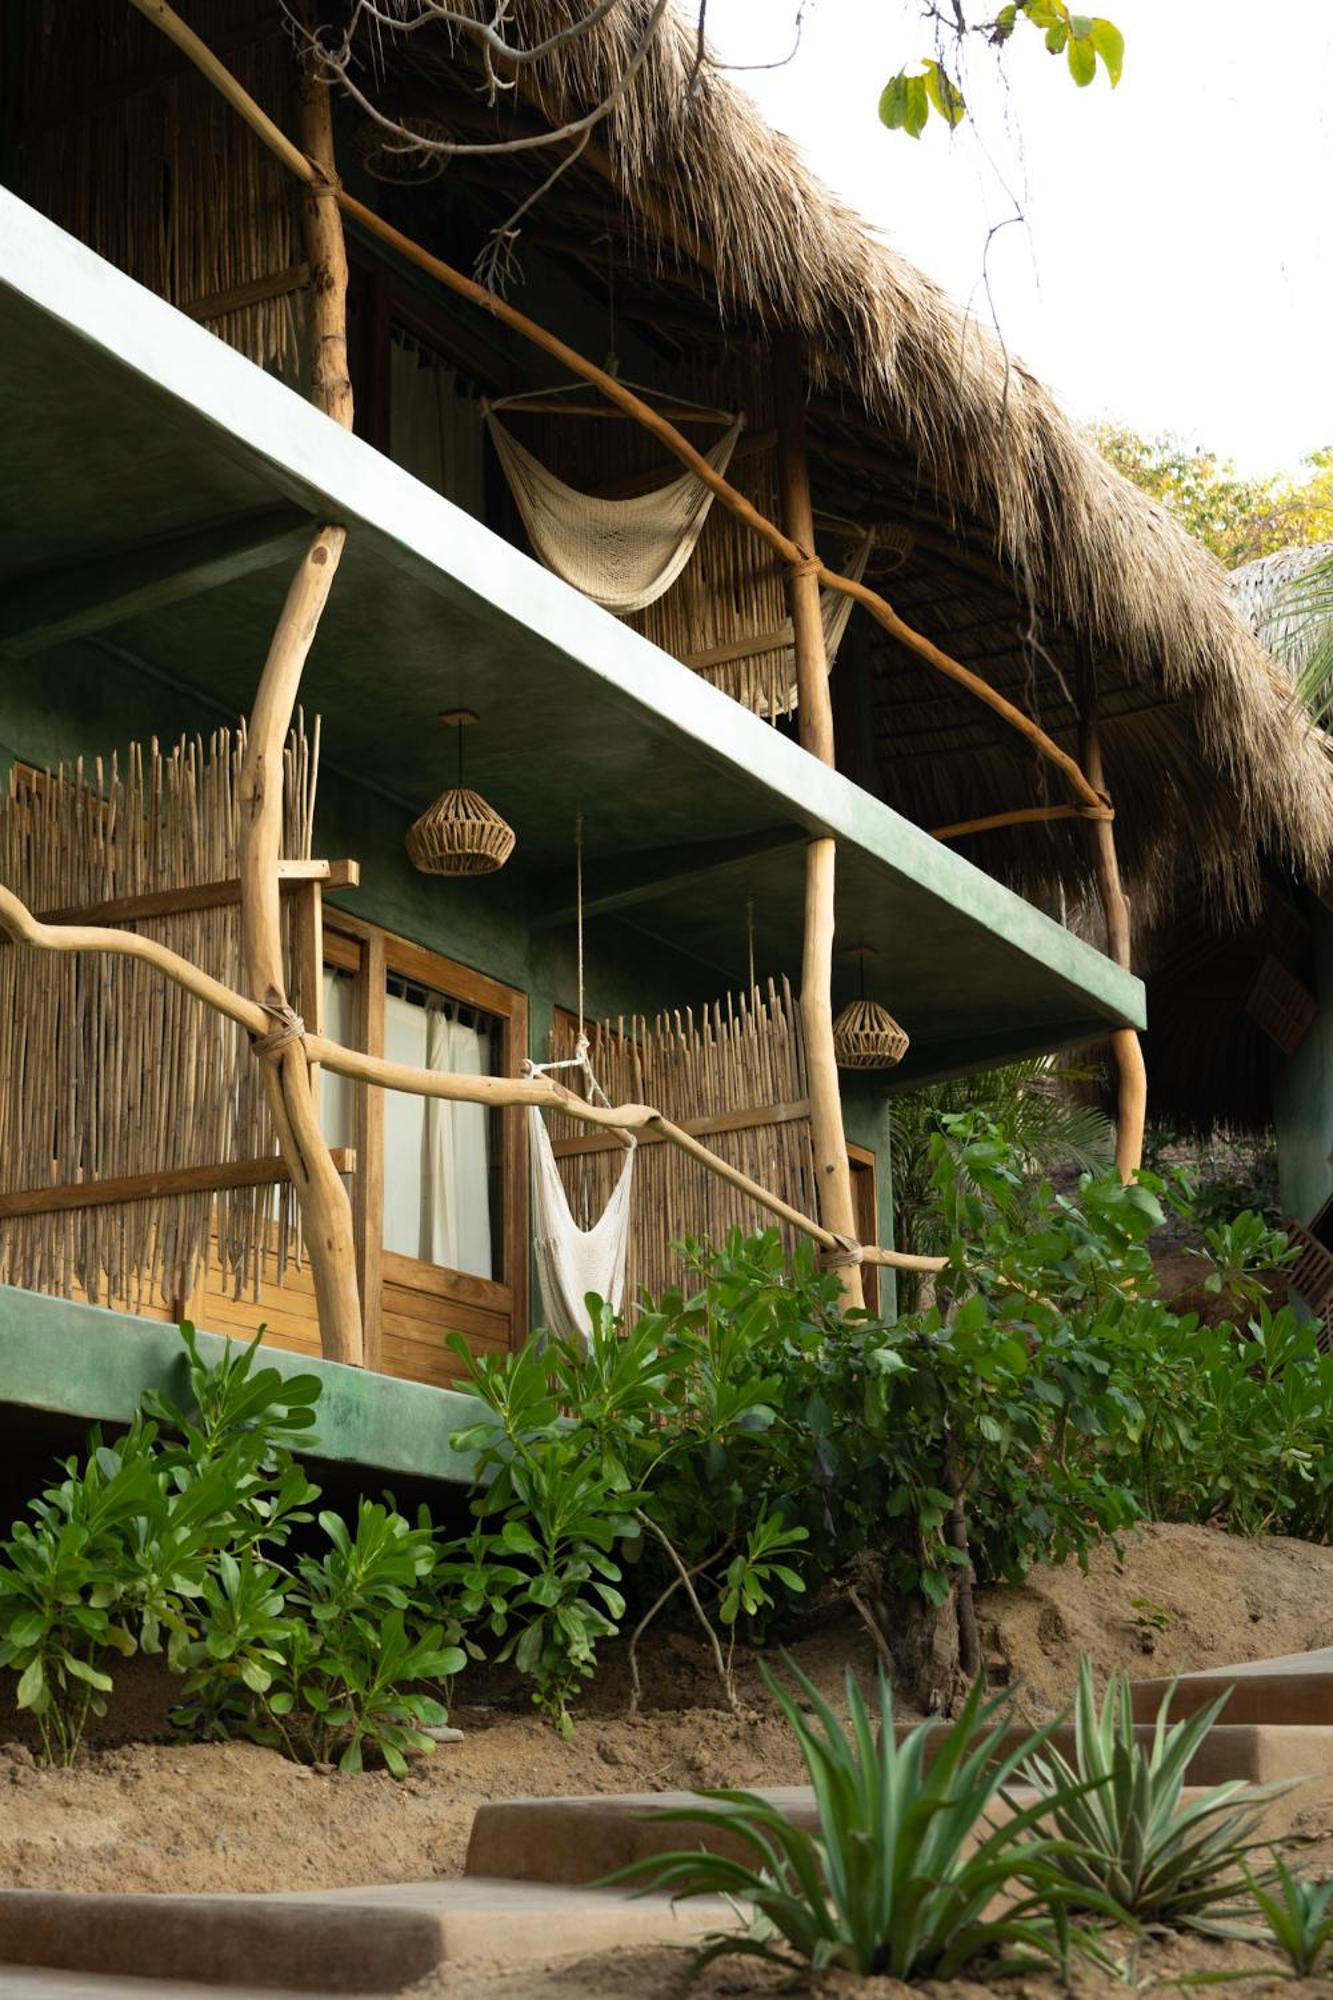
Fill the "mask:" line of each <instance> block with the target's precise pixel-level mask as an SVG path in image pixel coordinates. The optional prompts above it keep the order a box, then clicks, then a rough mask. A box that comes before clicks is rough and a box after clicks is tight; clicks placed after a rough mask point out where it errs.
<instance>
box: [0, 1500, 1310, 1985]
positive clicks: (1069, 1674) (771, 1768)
mask: <svg viewBox="0 0 1333 2000" xmlns="http://www.w3.org/2000/svg"><path fill="white" fill-rule="evenodd" d="M1135 1598H1141V1599H1146V1600H1148V1601H1149V1602H1150V1603H1151V1604H1153V1605H1155V1606H1160V1607H1162V1609H1163V1610H1165V1611H1167V1612H1168V1613H1169V1622H1168V1624H1167V1627H1166V1630H1165V1631H1164V1632H1163V1633H1161V1634H1158V1635H1156V1636H1155V1638H1154V1637H1151V1636H1150V1639H1149V1640H1148V1641H1147V1642H1145V1641H1144V1639H1143V1638H1142V1636H1141V1628H1140V1626H1139V1624H1138V1622H1137V1620H1136V1612H1135V1608H1134V1605H1133V1603H1132V1600H1133V1599H1135ZM981 1616H982V1628H983V1633H984V1635H985V1638H986V1643H987V1649H988V1653H989V1655H990V1657H991V1662H992V1671H993V1674H994V1676H995V1677H996V1678H1007V1679H1009V1680H1010V1681H1012V1682H1013V1683H1015V1684H1017V1685H1018V1686H1020V1687H1021V1689H1022V1699H1023V1700H1024V1701H1025V1703H1026V1704H1027V1706H1028V1707H1029V1709H1030V1710H1031V1711H1032V1712H1033V1713H1034V1714H1037V1715H1045V1714H1049V1713H1051V1712H1052V1711H1053V1710H1054V1708H1056V1707H1057V1706H1058V1705H1059V1704H1060V1703H1061V1702H1062V1701H1063V1700H1065V1699H1067V1697H1068V1693H1069V1690H1070V1689H1071V1687H1072V1685H1073V1680H1074V1674H1075V1670H1076V1667H1077V1662H1078V1657H1079V1654H1080V1653H1081V1652H1087V1653H1089V1654H1091V1656H1092V1658H1093V1659H1094V1660H1095V1661H1096V1663H1097V1666H1098V1668H1099V1669H1100V1670H1103V1671H1104V1670H1105V1669H1107V1668H1109V1667H1111V1666H1113V1665H1115V1664H1117V1663H1121V1662H1123V1663H1125V1664H1127V1665H1129V1666H1130V1668H1131V1670H1132V1671H1134V1672H1136V1673H1140V1674H1142V1673H1148V1674H1156V1673H1165V1672H1169V1671H1171V1670H1173V1669H1175V1668H1177V1667H1180V1668H1190V1667H1206V1666H1217V1665H1225V1664H1226V1663H1228V1662H1229V1661H1241V1660H1246V1659H1255V1658H1261V1657H1263V1656H1264V1655H1270V1654H1277V1653H1288V1652H1297V1651H1301V1650H1303V1649H1305V1648H1308V1647H1314V1646H1321V1645H1330V1644H1333V1549H1323V1548H1313V1547H1309V1546H1307V1545H1305V1544H1302V1543H1297V1542H1290V1541H1285V1540H1281V1539H1278V1538H1268V1539H1265V1540H1256V1541H1252V1542H1247V1541H1241V1540H1238V1539H1236V1538H1233V1537H1230V1536H1224V1535H1221V1534H1218V1533H1215V1532H1213V1531H1211V1530H1207V1529H1201V1528H1187V1527H1186V1528H1180V1527H1177V1528H1163V1527H1157V1528H1150V1529H1148V1530H1146V1531H1145V1532H1144V1533H1143V1534H1142V1535H1140V1536H1137V1537H1135V1538H1133V1539H1132V1540H1131V1541H1130V1542H1129V1543H1128V1544H1127V1545H1126V1548H1125V1552H1124V1560H1123V1562H1120V1561H1118V1560H1117V1558H1116V1557H1115V1555H1114V1553H1113V1552H1112V1551H1110V1550H1104V1551H1102V1552H1101V1554H1100V1555H1099V1556H1098V1557H1097V1559H1096V1560H1095V1561H1094V1563H1093V1565H1092V1569H1091V1573H1090V1574H1089V1575H1088V1576H1087V1577H1083V1576H1082V1575H1080V1573H1079V1571H1078V1569H1077V1568H1076V1567H1074V1566H1073V1565H1072V1564H1071V1565H1068V1566H1066V1567H1065V1568H1062V1569H1059V1570H1054V1571H1045V1572H1039V1573H1037V1574H1036V1575H1035V1576H1034V1577H1033V1579H1032V1580H1031V1581H1030V1582H1029V1583H1028V1584H1027V1585H1026V1586H1025V1587H1024V1588H1022V1589H1020V1590H991V1591H987V1592H985V1593H983V1594H982V1602H981ZM1145 1643H1152V1644H1153V1645H1154V1647H1155V1650H1154V1652H1153V1653H1152V1654H1148V1653H1146V1652H1145V1651H1144V1649H1143V1648H1144V1644H1145ZM792 1650H793V1654H794V1657H795V1658H796V1659H797V1660H798V1661H799V1663H800V1664H801V1665H802V1666H803V1667H804V1668H805V1670H806V1671H807V1672H808V1673H810V1674H811V1676H812V1677H813V1678H814V1679H815V1680H816V1681H817V1682H818V1683H819V1684H820V1685H821V1686H822V1687H824V1688H825V1689H826V1690H828V1691H829V1692H831V1693H834V1692H836V1691H837V1689H838V1688H839V1686H840V1683H841V1680H842V1675H843V1672H844V1669H845V1668H846V1667H847V1666H850V1667H852V1668H853V1669H854V1670H855V1671H856V1672H857V1673H859V1674H863V1675H868V1674H869V1673H870V1672H871V1671H873V1662H872V1658H871V1655H870V1649H869V1647H868V1645H867V1643H866V1642H865V1639H864V1637H863V1635H862V1633H861V1631H860V1628H859V1627H858V1626H857V1625H856V1624H855V1623H854V1622H849V1621H835V1622H833V1623H831V1624H829V1625H826V1626H824V1627H823V1628H821V1629H820V1630H819V1632H818V1633H817V1634H815V1635H813V1636H811V1637H809V1638H807V1639H805V1640H803V1641H801V1642H799V1643H797V1644H796V1645H795V1646H794V1647H793V1649H792ZM464 1685H465V1686H466V1685H467V1683H464ZM743 1685H744V1688H745V1694H746V1705H745V1707H744V1709H743V1711H742V1713H741V1714H740V1715H732V1714H730V1713H729V1712H727V1711H726V1710H725V1709H722V1708H720V1707H719V1706H718V1705H717V1696H716V1690H715V1684H714V1683H713V1682H712V1680H711V1678H710V1674H709V1671H708V1667H707V1660H706V1655H705V1654H704V1649H703V1648H702V1646H701V1645H700V1644H699V1643H698V1641H697V1640H696V1639H695V1638H694V1637H693V1635H692V1634H690V1633H688V1632H679V1633H673V1634H670V1635H668V1636H667V1638H666V1639H665V1640H664V1642H663V1643H661V1644H659V1645H658V1646H657V1647H656V1648H655V1649H654V1652H653V1654H652V1657H651V1660H650V1661H649V1662H648V1663H647V1672H646V1674H645V1706H644V1709H643V1710H642V1712H641V1713H640V1714H639V1715H638V1716H637V1717H629V1716H628V1715H626V1714H625V1712H624V1697H625V1687H626V1681H625V1675H624V1669H623V1661H621V1660H619V1659H618V1658H617V1657H616V1655H615V1654H614V1653H612V1654H611V1655H610V1656H609V1657H608V1662H607V1671H606V1673H605V1674H604V1675H603V1676H601V1677H600V1678H599V1681H598V1684H597V1687H596V1690H595V1694H594V1698H593V1699H592V1700H591V1701H590V1702H589V1703H588V1705H587V1707H586V1709H585V1711H584V1714H583V1719H582V1720H581V1722H580V1725H579V1728H578V1732H577V1734H576V1737H575V1740H574V1741H573V1743H572V1744H565V1743H563V1742H562V1741H561V1740H560V1739H559V1738H558V1737H557V1736H556V1735H555V1734H554V1732H553V1731H552V1730H550V1729H549V1728H547V1727H546V1726H545V1725H544V1724H542V1723H541V1722H540V1721H539V1720H538V1719H537V1718H536V1716H535V1715H534V1714H533V1712H532V1710H531V1708H530V1707H529V1706H528V1705H527V1703H526V1701H525V1699H524V1697H523V1696H522V1694H521V1692H519V1691H517V1690H514V1689H512V1688H510V1689H504V1688H502V1687H495V1688H492V1689H489V1690H488V1689H487V1688H486V1687H485V1684H484V1683H479V1682H478V1680H477V1679H476V1678H475V1677H472V1679H471V1687H472V1701H471V1702H470V1703H469V1702H466V1701H465V1702H463V1703H462V1704H461V1705H460V1706H459V1707H458V1708H456V1710H455V1712H454V1718H453V1719H454V1720H455V1722H457V1723H458V1724H459V1725H460V1726H461V1727H462V1728H463V1730H464V1731H465V1740H464V1741H463V1742H462V1743H458V1744H451V1745H448V1746H446V1747H444V1748H442V1749H441V1750H440V1751H439V1752H438V1754H437V1755H435V1756H434V1757H431V1758H429V1759H426V1760H425V1761H424V1762H423V1763H422V1764H421V1765H420V1766H419V1767H417V1768H416V1769H414V1771H413V1773H412V1775H411V1776H410V1777H409V1778H408V1779H406V1780H405V1781H404V1782H403V1783H402V1784H397V1783H395V1782H394V1781H393V1780H392V1779H391V1778H389V1777H388V1776H387V1774H385V1773H383V1772H367V1773H364V1774H363V1775H360V1776H357V1777H343V1776H341V1775H339V1774H336V1773H334V1772H326V1771H309V1770H304V1769H301V1768H299V1767H297V1766H295V1765H292V1764H288V1763H285V1762H283V1761H282V1760H281V1759H280V1758H279V1757H278V1756H276V1755H275V1754H274V1753H272V1752H270V1751H265V1750H260V1749H257V1748H255V1747H254V1746H252V1745H249V1744H243V1743H233V1744H217V1745H211V1744H172V1743H168V1742H159V1743H143V1742H134V1743H126V1744H120V1745H116V1744H112V1745H110V1746H108V1747H103V1748H93V1749H92V1750H90V1751H89V1752H88V1753H86V1755H85V1756H84V1758H83V1760H82V1761H81V1763H80V1764H79V1766H78V1767H77V1768H76V1769H74V1770H72V1771H43V1770H40V1769H38V1768H37V1767H36V1766H35V1764H34V1763H33V1760H32V1755H31V1751H30V1750H29V1749H27V1748H26V1747H24V1746H23V1745H22V1744H19V1743H10V1744H0V1885H3V1886H12V1887H27V1886H31V1887H38V1886H52V1887H60V1888H66V1889H121V1890H150V1891H151V1890H165V1889H174V1890H180V1891H183V1890H204V1891H207V1890H225V1889H233V1890H263V1889H279V1888H291V1889H300V1888H318V1887H334V1886H342V1885H353V1884H356V1883H358V1882H372V1881H381V1882H382V1881H395V1880H396V1881H404V1880H418V1881H419V1880H423V1879H427V1878H430V1877H433V1876H439V1875H449V1874H453V1873H455V1872H457V1871H458V1870H459V1869H460V1868H461V1866H462V1861H463V1855H464V1851H465V1848H466V1842H467V1834H468V1829H469V1827H470V1825H471V1820H472V1814H473V1810H474V1809H475V1807H476V1806H477V1805H478V1804H479V1803H480V1802H481V1801H483V1800H485V1799H496V1798H517V1797H523V1796H527V1795H530V1794H532V1793H589V1792H623V1791H639V1790H672V1789H688V1788H690V1787H694V1786H703V1785H717V1784H738V1785H756V1784H765V1783H767V1784H781V1783H787V1782H792V1781H795V1780H798V1779H799V1778H800V1777H801V1776H802V1772H801V1770H800V1766H799V1761H798V1759H797V1758H796V1756H795V1754H794V1752H793V1750H792V1748H791V1746H790V1744H789V1742H788V1741H787V1738H786V1734H785V1731H784V1729H783V1727H782V1725H781V1723H780V1722H779V1721H778V1720H777V1719H776V1718H775V1716H774V1714H773V1712H772V1708H771V1704H770V1703H769V1702H768V1699H767V1697H766V1695H765V1694H764V1692H763V1688H762V1683H761V1682H760V1680H759V1676H758V1672H757V1668H756V1666H755V1664H754V1663H753V1662H752V1661H747V1662H745V1664H744V1674H743ZM482 1693H489V1694H490V1696H491V1703H490V1705H489V1706H482V1705H481V1702H480V1695H481V1694H482ZM164 1708H165V1702H164V1701H163V1699H162V1696H161V1693H160V1691H159V1692H158V1694H157V1696H156V1698H155V1700H154V1701H145V1700H144V1699H143V1697H142V1691H141V1696H140V1700H139V1710H138V1712H139V1713H143V1712H144V1711H145V1709H147V1710H156V1712H158V1713H161V1712H162V1711H163V1710H164ZM112 1720H113V1722H114V1720H115V1718H114V1716H113V1718H112ZM136 1726H138V1727H141V1726H142V1724H138V1725H136ZM1307 1819H1308V1823H1303V1824H1299V1823H1298V1826H1297V1831H1298V1832H1299V1833H1300V1834H1302V1835H1303V1836H1304V1837H1305V1838H1306V1839H1307V1840H1312V1841H1315V1842H1316V1843H1318V1851H1319V1852H1320V1854H1321V1855H1322V1854H1324V1853H1325V1852H1326V1853H1327V1856H1328V1860H1327V1861H1326V1862H1325V1864H1324V1865H1325V1866H1326V1867H1327V1866H1328V1865H1329V1864H1330V1863H1333V1809H1331V1808H1327V1807H1324V1806H1312V1807H1311V1808H1310V1809H1309V1813H1308V1815H1307ZM1325 1822H1328V1823H1327V1824H1325ZM646 1990H649V1991H651V1990H652V1989H651V1988H650V1989H646Z"/></svg>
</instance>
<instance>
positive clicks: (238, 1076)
mask: <svg viewBox="0 0 1333 2000" xmlns="http://www.w3.org/2000/svg"><path fill="white" fill-rule="evenodd" d="M244 741H245V739H244V732H243V730H237V731H236V732H235V733H234V734H233V733H232V732H230V731H227V730H219V731H218V732H217V733H216V734H214V735H213V736H212V737H211V739H210V740H209V741H208V743H207V744H205V743H203V742H202V741H199V740H188V741H182V742H181V743H179V744H177V746H176V747H175V748H174V749H173V750H171V751H170V752H167V753H163V752H162V751H161V750H160V749H159V747H158V745H157V744H156V743H153V744H151V745H150V746H149V747H148V748H147V749H146V750H145V749H143V748H142V747H140V746H137V745H132V746H131V747H130V750H129V752H128V754H127V756H126V757H125V759H124V760H123V762H122V761H121V760H120V759H119V758H118V757H115V758H112V759H111V760H110V761H109V763H107V764H105V765H104V764H103V762H102V761H101V760H100V759H98V760H97V761H95V762H91V763H87V764H85V763H83V762H79V763H77V764H75V765H74V766H73V768H71V769H61V770H57V771H53V772H42V773H32V772H24V771H22V770H19V771H16V772H15V773H14V774H13V778H12V780H11V785H10V792H9V796H8V798H7V799H5V800H4V801H3V802H2V803H0V881H3V882H4V884H5V885H6V887H8V888H10V889H12V890H13V891H14V893H15V894H16V895H18V896H20V897H21V898H22V900H23V901H24V902H25V903H26V904H27V905H28V907H29V909H31V910H32V911H34V913H35V914H36V915H38V916H46V917H63V918H64V919H65V920H67V921H69V920H75V919H76V918H77V916H78V914H79V913H81V912H89V913H90V915H89V917H88V920H89V921H95V922H107V921H114V912H113V913H111V914H109V915H108V914H104V913H103V912H102V911H101V910H100V909H99V906H100V905H105V904H108V903H110V904H113V905H114V904H116V903H118V902H120V901H122V900H124V899H127V898H143V897H147V896H152V895H155V894H158V895H160V892H164V891H181V892H185V893H183V894H182V895H181V896H180V897H179V898H176V899H173V900H176V901H177V902H183V903H187V904H188V901H189V894H188V892H190V891H191V890H195V889H198V888H199V887H201V886H202V885H206V884H208V885H212V884H220V883H231V884H234V883H235V880H236V878H237V876H238V873H239V864H238V832H239V802H238V797H237V781H238V777H239V772H240V762H241V757H242V754H243V750H244ZM317 745H318V732H317V731H316V732H315V742H314V744H313V745H312V744H311V743H310V742H309V741H307V738H306V736H305V734H304V732H303V731H298V732H295V733H294V734H293V737H292V740H291V742H290V743H289V746H288V750H287V754H286V758H285V786H284V813H285V822H286V824H285V832H284V839H285V846H284V853H285V854H286V855H287V856H288V857H290V858H292V859H305V858H308V856H309V854H310V841H311V833H312V815H313V809H314V792H315V769H316V758H317ZM296 901H297V899H296V898H295V897H294V896H286V897H284V899H283V903H284V915H283V922H284V929H285V942H286V955H287V960H288V978H289V991H290V992H291V994H292V995H293V1000H294V1004H295V1005H296V1007H297V1008H298V1010H299V1009H300V1008H301V1007H302V995H301V973H300V965H299V959H300V956H301V954H300V953H298V951H297V950H296V948H295V938H294V930H295V924H296V910H295V905H296ZM124 927H125V928H127V929H134V930H137V931H140V932H143V933H145V934H146V935H149V936H152V937H155V938H158V939H160V941H161V942H162V943H163V944H165V945H168V946H170V948H171V949H172V950H173V951H176V952H179V953H180V954H181V955H182V956H183V957H185V958H188V959H189V960H191V962H192V963H193V964H195V965H197V966H200V967H201V968H202V969H203V970H204V971H206V972H209V973H211V974H213V976H214V977H215V978H217V979H220V980H222V981H223V982H224V983H225V984H227V985H229V986H232V987H241V986H243V984H244V981H243V978H242V967H241V939H240V907H239V901H238V900H235V899H232V900H230V901H228V902H226V903H224V904H223V905H221V906H219V907H212V908H197V907H196V908H189V907H184V908H181V907H177V908H174V909H172V910H171V911H169V912H166V913H164V914H159V915H153V916H139V917H136V918H134V919H133V920H130V921H126V922H125V923H124ZM310 1004H311V1006H312V1007H313V1006H314V1005H315V1004H316V1002H315V1001H313V1000H312V1001H311V1003H310ZM0 1078H2V1079H3V1088H0V1195H17V1194H20V1193H24V1192H26V1191H28V1190H45V1191H48V1192H49V1191H50V1190H66V1189H69V1188H71V1187H74V1186H81V1185H83V1184H85V1183H87V1182H89V1181H119V1180H122V1179H126V1178H135V1179H137V1178H139V1177H141V1176H145V1175H153V1176H158V1175H161V1174H163V1173H164V1172H165V1173H169V1172H170V1171H172V1170H174V1169H178V1168H203V1167H213V1166H216V1165H218V1164H219V1163H224V1164H225V1163H232V1162H249V1161H255V1162H263V1161H267V1160H268V1159H269V1158H270V1157H272V1156H274V1155H276V1153H277V1150H278V1148H277V1138H276V1135H275V1133H274V1130H273V1125H272V1121H271V1118H270V1115H269V1111H268V1106H267V1103H266V1101H265V1097H264V1091H263V1085H262V1082H261V1078H260V1065H259V1064H258V1063H257V1062H256V1061H255V1060H254V1058H253V1056H252V1054H251V1052H250V1050H249V1047H248V1045H247V1042H246V1037H245V1035H244V1033H243V1032H242V1030H241V1029H240V1028H238V1027H237V1026H236V1025H235V1023H233V1022H231V1021H228V1020H225V1019H224V1018H223V1017H222V1016H221V1015H220V1014H218V1013H216V1012H215V1011H214V1010H213V1009H212V1008H209V1007H206V1006H204V1005H203V1003H202V1002H201V1001H198V1000H195V999H193V998H192V997H190V996H189V995H187V994H185V993H183V992H182V991H181V990H180V988H179V987H177V986H175V985H173V984H172V983H171V982H170V981H168V980H166V979H163V978H162V976H161V974H160V973H158V972H157V971H156V970H155V969H153V968H152V967H150V966H145V965H142V964H140V963H138V962H137V961H135V960H132V959H127V958H120V957H114V956H109V955H106V954H102V953H87V954H84V953H78V954H69V955H66V954H64V953H56V952H44V951H25V950H22V949H21V948H19V947H18V946H16V945H12V944H3V945H0ZM214 1231H216V1236H217V1248H216V1256H217V1259H218V1262H219V1263H220V1265H221V1269H222V1272H223V1274H224V1278H225V1281H226V1282H227V1283H228V1284H229V1286H230V1287H232V1288H233V1289H234V1291H235V1293H236V1295H237V1296H240V1294H241V1292H242V1291H243V1290H246V1289H249V1290H251V1291H256V1290H257V1288H258V1286H259V1283H260V1281H261V1279H263V1278H266V1277H274V1278H278V1279H280V1278H281V1276H282V1273H283V1271H284V1270H285V1268H286V1265H287V1263H288V1260H289V1259H290V1258H291V1257H292V1256H293V1255H295V1254H296V1251H297V1249H298V1230H297V1214H296V1206H295V1201H294V1197H293V1193H292V1189H291V1186H290V1184H289V1183H287V1184H283V1183H282V1182H281V1180H280V1175H279V1173H278V1172H276V1171H275V1173H274V1175H273V1177H272V1181H271V1183H270V1184H268V1185H258V1186H247V1187H234V1188H226V1189H223V1190H221V1191H217V1192H214V1191H212V1190H210V1189H208V1188H201V1189H195V1190H194V1191H191V1192H187V1193H160V1194H155V1195H153V1196H151V1197H149V1198H142V1199H136V1200H132V1201H124V1202H116V1203H114V1204H107V1205H100V1204H99V1205H94V1206H89V1207H81V1208H72V1209H70V1208H61V1207H58V1206H56V1207H52V1208H50V1209H46V1210H44V1211H41V1212H37V1213H21V1214H13V1213H6V1212H4V1207H3V1203H2V1202H0V1282H3V1283H6V1284H11V1285H19V1286H22V1287H24V1288H25V1289H28V1290H32V1291H42V1292H54V1293H59V1294H62V1295H64V1296H66V1297H68V1296H77V1295H80V1294H82V1295H84V1296H86V1297H87V1298H89V1299H91V1300H93V1301H94V1302H96V1303H103V1304H110V1305H123V1306H126V1307H128V1308H129V1309H131V1310H139V1309H142V1308H143V1307H145V1306H147V1305H150V1304H153V1303H156V1302H160V1303H162V1304H164V1305H166V1306H168V1307H173V1306H175V1305H177V1304H178V1303H179V1302H182V1301H184V1300H186V1299H188V1297H189V1296H190V1294H191V1292H193V1290H194V1288H195V1284H196V1281H197V1280H198V1279H199V1278H200V1277H201V1276H202V1274H203V1271H204V1269H205V1267H206V1264H207V1261H208V1257H209V1245H210V1237H211V1235H212V1234H213V1232H214Z"/></svg>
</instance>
